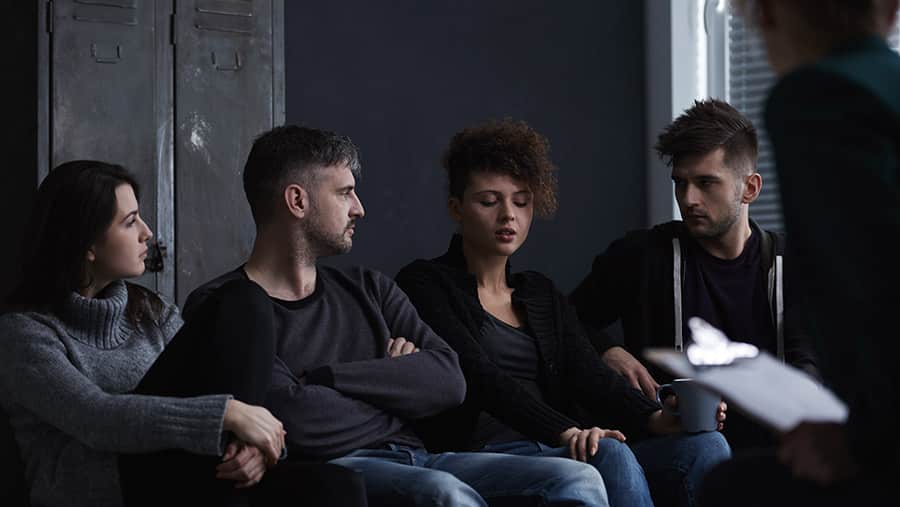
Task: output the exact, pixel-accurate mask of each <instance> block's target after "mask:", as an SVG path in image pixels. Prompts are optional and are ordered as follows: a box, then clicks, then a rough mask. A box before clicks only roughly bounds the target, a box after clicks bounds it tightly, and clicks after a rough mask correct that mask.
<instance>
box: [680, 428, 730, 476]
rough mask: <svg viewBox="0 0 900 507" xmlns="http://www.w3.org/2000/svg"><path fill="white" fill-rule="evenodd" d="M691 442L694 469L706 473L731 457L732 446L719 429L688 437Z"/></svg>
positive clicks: (696, 471)
mask: <svg viewBox="0 0 900 507" xmlns="http://www.w3.org/2000/svg"><path fill="white" fill-rule="evenodd" d="M687 438H688V439H689V441H690V443H691V445H690V454H691V455H692V456H693V458H694V464H693V467H692V468H693V471H694V472H695V473H701V474H704V475H705V474H706V473H707V472H709V471H710V470H712V468H713V467H715V466H716V465H718V464H719V463H722V462H723V461H726V460H728V459H729V458H731V446H729V445H728V441H727V440H725V437H724V436H723V435H722V434H721V433H720V432H718V431H709V432H706V433H698V434H696V435H691V436H690V437H687Z"/></svg>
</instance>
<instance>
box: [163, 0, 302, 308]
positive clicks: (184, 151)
mask: <svg viewBox="0 0 900 507" xmlns="http://www.w3.org/2000/svg"><path fill="white" fill-rule="evenodd" d="M282 9H283V4H282V2H281V1H250V0H185V1H178V2H177V3H176V6H175V27H174V33H175V36H174V41H175V66H174V68H175V103H176V108H175V125H176V129H175V167H176V171H175V188H176V194H175V209H176V214H177V215H176V223H177V228H176V238H175V240H176V241H175V244H176V251H177V255H176V257H177V273H176V293H177V298H178V301H179V302H180V303H183V302H184V300H185V298H186V297H187V295H188V294H189V293H190V291H191V290H193V289H194V288H196V287H197V286H198V285H200V284H202V283H204V282H206V281H208V280H209V279H211V278H213V277H215V276H217V275H219V274H221V273H223V272H225V271H226V270H230V269H233V268H235V267H236V266H237V265H238V264H239V263H240V262H242V261H243V260H244V259H246V258H247V256H248V255H249V254H250V248H251V246H252V241H253V236H254V230H255V229H254V226H253V220H252V218H251V216H250V209H249V206H248V205H247V203H246V198H245V197H244V191H243V185H242V181H241V174H242V171H243V165H244V162H245V161H246V158H247V154H248V153H249V151H250V146H251V145H252V143H253V140H254V138H255V137H256V136H257V135H258V134H259V133H261V132H263V131H265V130H268V129H270V128H272V127H273V126H275V125H280V124H282V123H283V122H284V99H283V97H284V64H283V44H284V42H283V36H282V31H283V29H282V23H283V21H282V19H283V16H282Z"/></svg>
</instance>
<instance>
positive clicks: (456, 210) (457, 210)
mask: <svg viewBox="0 0 900 507" xmlns="http://www.w3.org/2000/svg"><path fill="white" fill-rule="evenodd" d="M447 211H448V212H449V213H450V218H451V219H453V221H454V222H456V223H460V222H461V221H462V202H461V201H460V200H459V198H458V197H451V198H449V199H447Z"/></svg>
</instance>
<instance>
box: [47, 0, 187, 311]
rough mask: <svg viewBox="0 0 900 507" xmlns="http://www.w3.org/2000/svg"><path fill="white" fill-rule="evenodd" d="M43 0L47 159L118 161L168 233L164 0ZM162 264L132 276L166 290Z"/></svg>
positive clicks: (150, 219)
mask: <svg viewBox="0 0 900 507" xmlns="http://www.w3.org/2000/svg"><path fill="white" fill-rule="evenodd" d="M48 5H49V11H48V12H49V13H50V16H51V25H50V30H51V39H50V79H49V82H50V90H49V94H50V97H49V102H50V107H49V115H50V127H49V128H50V130H51V132H50V134H49V143H50V146H49V151H50V156H49V163H50V167H51V168H52V167H54V166H56V165H58V164H60V163H62V162H66V161H68V160H72V159H83V158H88V159H98V160H103V161H108V162H114V163H118V164H122V165H123V166H125V167H126V168H128V169H129V170H131V171H132V172H134V173H135V174H136V175H137V178H138V183H139V184H140V186H141V203H140V204H141V214H142V215H143V217H144V220H146V221H147V223H148V224H149V225H150V227H151V228H152V229H153V231H154V233H155V234H156V235H157V238H161V239H163V241H164V242H165V239H166V238H167V237H169V236H171V234H172V231H171V223H172V218H171V208H172V205H171V197H170V196H167V194H168V193H169V192H162V195H161V193H160V191H159V187H160V186H161V185H163V186H166V185H168V186H170V182H168V181H166V180H167V178H168V176H167V174H168V173H170V172H171V149H170V148H169V145H171V142H172V141H171V131H170V128H169V127H168V125H171V121H170V120H169V118H171V65H172V63H171V46H170V45H169V44H168V40H167V39H168V24H169V13H170V11H171V8H170V5H171V3H170V2H164V1H154V0H142V1H137V0H54V1H53V2H50V3H48ZM157 125H160V128H158V127H157ZM161 197H162V199H161ZM73 211H75V210H73ZM161 229H162V230H161ZM166 264H167V271H163V272H162V273H159V274H156V273H147V274H145V275H144V276H142V277H141V278H140V279H139V280H138V281H139V282H140V283H142V284H144V285H146V286H147V287H150V288H152V289H155V290H160V291H162V292H163V293H164V295H166V296H168V297H170V298H171V297H172V296H173V294H172V282H171V279H172V275H173V273H174V271H173V269H172V267H171V263H169V262H167V263H166Z"/></svg>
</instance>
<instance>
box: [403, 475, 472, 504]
mask: <svg viewBox="0 0 900 507" xmlns="http://www.w3.org/2000/svg"><path fill="white" fill-rule="evenodd" d="M408 495H409V497H411V500H412V501H413V503H414V504H415V505H436V506H445V505H453V506H484V505H486V503H485V501H484V499H482V498H481V496H480V495H479V494H478V493H477V492H476V491H475V490H474V489H472V487H471V486H469V485H468V484H466V483H464V482H462V481H461V480H459V479H457V478H456V476H454V475H453V474H450V473H447V472H442V471H440V470H429V471H428V473H424V474H420V475H419V476H418V477H417V480H416V482H415V484H411V485H409V493H408Z"/></svg>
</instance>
